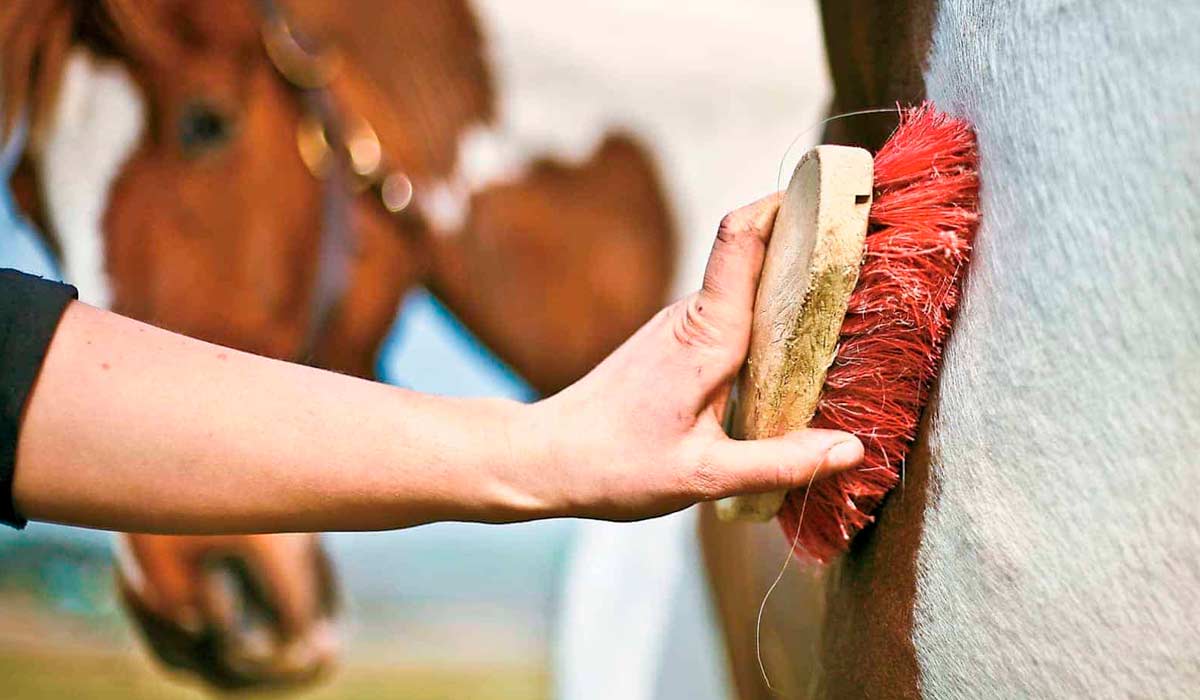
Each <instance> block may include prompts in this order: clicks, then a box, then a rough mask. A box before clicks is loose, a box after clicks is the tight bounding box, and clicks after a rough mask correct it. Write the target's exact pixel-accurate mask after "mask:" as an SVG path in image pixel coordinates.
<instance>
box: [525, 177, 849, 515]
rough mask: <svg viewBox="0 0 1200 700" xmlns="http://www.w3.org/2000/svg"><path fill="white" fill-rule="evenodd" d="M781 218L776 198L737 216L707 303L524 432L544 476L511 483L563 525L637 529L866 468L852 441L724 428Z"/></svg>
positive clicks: (627, 346)
mask: <svg viewBox="0 0 1200 700" xmlns="http://www.w3.org/2000/svg"><path fill="white" fill-rule="evenodd" d="M778 207H779V197H778V195H774V196H771V197H767V198H765V199H762V200H760V201H758V202H755V203H754V204H751V205H749V206H746V207H743V208H741V209H738V210H737V211H734V212H733V213H731V214H729V215H727V216H726V217H725V218H724V219H723V220H722V222H721V225H720V228H719V230H718V232H717V240H716V242H715V243H714V245H713V249H712V253H711V254H710V256H709V260H708V266H707V269H706V270H705V273H704V284H703V287H702V288H701V290H700V291H699V292H697V293H695V294H692V295H690V296H688V297H686V298H684V299H681V300H679V301H678V302H676V303H674V304H672V305H670V306H668V307H667V308H665V309H663V310H662V311H660V312H659V313H658V314H657V315H656V316H655V317H654V318H652V319H651V320H650V321H648V322H647V323H646V325H644V326H643V327H642V328H641V329H640V330H638V332H637V333H635V334H634V335H633V337H631V338H630V339H629V340H628V341H626V342H625V343H624V344H623V345H622V346H621V347H620V348H618V349H617V350H616V351H615V352H614V353H613V354H612V355H610V356H609V357H608V358H606V359H605V360H604V361H603V362H602V363H601V364H600V365H599V366H597V367H596V368H595V369H594V370H593V371H592V372H591V373H589V374H588V375H587V376H585V377H584V378H583V379H581V380H580V381H579V382H577V383H576V384H574V385H572V386H570V387H568V388H567V389H565V390H563V391H562V392H561V393H559V394H557V395H555V396H553V397H550V398H548V399H546V400H544V401H541V402H539V403H537V404H534V405H533V406H532V407H530V409H529V412H528V418H529V420H527V421H518V422H517V423H516V426H518V427H517V428H516V429H517V430H520V431H522V432H523V433H524V434H523V435H514V436H513V438H512V444H514V445H518V444H531V445H534V448H533V449H534V450H535V453H536V454H538V455H540V458H534V459H531V460H529V461H527V462H524V463H525V464H529V465H532V466H533V469H534V472H533V473H529V474H524V475H522V474H516V475H511V476H512V477H513V478H515V479H519V480H520V481H521V482H523V483H524V484H525V485H527V490H526V492H525V496H526V497H529V498H532V499H533V502H535V503H542V504H545V505H546V506H547V507H548V508H549V510H550V511H551V514H554V515H573V516H583V517H593V518H602V519H609V520H636V519H640V518H647V517H654V516H657V515H662V514H665V513H669V512H672V511H675V510H679V509H682V508H685V507H687V506H689V505H691V504H693V503H695V502H697V501H705V500H713V499H717V498H722V497H725V496H730V495H735V494H743V493H759V492H766V491H775V490H780V489H789V488H796V487H802V486H806V485H808V483H809V482H810V480H811V479H813V478H814V474H815V475H816V477H817V478H819V477H821V476H828V475H830V474H833V473H834V472H837V471H840V470H843V469H848V468H852V467H855V466H858V464H859V463H860V462H861V461H862V456H863V448H862V444H861V443H860V442H859V441H858V439H857V438H855V437H854V436H853V435H850V434H848V433H842V432H838V431H829V430H802V431H798V432H794V433H789V434H787V435H783V436H780V437H776V438H770V439H765V440H752V441H739V440H733V439H731V438H729V437H728V436H727V435H726V434H725V432H724V429H723V428H722V421H723V419H724V415H725V407H726V404H727V403H728V401H729V394H730V391H731V389H732V387H733V383H734V380H735V378H736V377H737V373H738V370H739V369H740V368H741V365H742V363H743V362H744V361H745V358H746V353H747V351H748V348H749V342H750V326H751V320H752V318H753V309H754V297H755V293H756V291H757V288H758V280H759V277H760V275H761V272H762V266H763V259H764V256H765V254H766V249H767V242H768V239H769V237H770V233H771V228H772V225H773V223H774V220H775V214H776V212H777V210H778ZM515 463H517V464H521V463H522V462H521V461H520V460H518V461H516V462H515ZM548 470H553V471H554V472H556V473H557V474H556V476H554V477H553V478H548V477H547V471H548ZM528 485H532V486H531V487H530V486H528Z"/></svg>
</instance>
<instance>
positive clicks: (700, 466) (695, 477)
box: [686, 450, 729, 499]
mask: <svg viewBox="0 0 1200 700" xmlns="http://www.w3.org/2000/svg"><path fill="white" fill-rule="evenodd" d="M728 481H729V478H728V474H726V471H725V470H724V469H722V468H721V465H720V464H719V463H718V462H717V461H716V460H715V459H713V455H712V454H711V451H707V450H706V451H704V452H701V453H700V455H699V456H698V457H697V458H695V459H694V460H693V461H692V466H691V469H690V470H689V478H688V484H687V488H686V490H687V491H688V492H689V493H691V494H693V495H695V496H697V497H700V498H705V499H711V498H717V497H719V496H722V495H724V493H725V492H726V490H727V487H728Z"/></svg>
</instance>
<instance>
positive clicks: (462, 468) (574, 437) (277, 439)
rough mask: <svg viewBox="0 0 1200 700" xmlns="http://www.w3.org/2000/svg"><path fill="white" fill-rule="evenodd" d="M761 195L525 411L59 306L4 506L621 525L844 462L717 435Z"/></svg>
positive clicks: (784, 442)
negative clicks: (693, 278) (674, 281)
mask: <svg viewBox="0 0 1200 700" xmlns="http://www.w3.org/2000/svg"><path fill="white" fill-rule="evenodd" d="M777 206H778V200H777V198H776V197H769V198H767V199H765V200H762V201H760V202H757V203H755V204H753V205H750V206H748V207H745V208H743V209H741V210H738V211H736V212H734V213H733V214H730V215H729V216H727V217H726V218H725V220H724V221H723V222H722V224H721V229H720V231H719V232H718V234H717V241H716V243H715V244H714V246H713V252H712V255H711V257H710V259H709V263H708V268H707V270H706V272H705V279H704V286H703V288H702V289H701V291H700V292H698V293H696V294H693V295H691V296H689V297H687V298H685V299H682V300H680V301H679V302H677V303H675V304H673V305H671V306H669V307H667V308H666V309H664V310H663V311H662V312H660V313H659V314H658V315H657V316H655V317H654V318H653V319H651V320H650V321H649V322H647V324H646V325H645V326H644V327H642V328H641V329H640V330H639V331H638V332H637V333H636V334H634V336H633V337H632V338H630V339H629V340H628V341H627V342H626V343H625V344H624V345H622V346H621V347H620V348H618V349H617V350H616V352H614V353H613V354H612V355H611V356H610V357H609V358H607V359H606V360H605V361H604V362H602V363H601V364H600V365H599V366H598V367H596V369H595V370H593V371H592V372H591V373H590V374H588V375H587V376H586V377H584V378H583V379H582V380H580V381H579V382H578V383H577V384H575V385H573V386H571V387H569V388H567V389H566V390H564V391H563V392H561V393H559V394H557V395H555V396H553V397H551V398H549V399H546V400H543V401H541V402H538V403H535V404H530V405H523V404H518V403H514V402H511V401H503V400H490V399H455V398H443V397H436V396H429V395H423V394H419V393H415V392H411V391H406V390H403V389H398V388H395V387H390V386H386V385H383V384H377V383H373V382H368V381H364V380H360V379H355V378H351V377H346V376H343V375H339V374H334V373H331V372H326V371H322V370H317V369H313V368H310V367H303V366H300V365H294V364H289V363H286V362H280V361H276V360H270V359H266V358H263V357H258V356H255V355H251V354H247V353H243V352H238V351H236V350H230V349H228V348H223V347H220V346H217V345H211V344H208V343H204V342H201V341H198V340H193V339H190V338H187V337H184V336H181V335H176V334H174V333H170V332H167V331H163V330H160V329H157V328H154V327H152V326H148V325H145V324H142V323H139V322H136V321H133V320H130V319H127V318H124V317H121V316H118V315H115V314H111V313H108V312H105V311H100V310H97V309H94V308H91V307H88V306H86V305H84V304H80V303H73V304H72V305H71V306H70V307H69V308H68V309H67V311H66V313H65V314H64V316H63V319H62V322H61V324H60V326H59V328H58V331H57V333H56V334H55V337H54V340H53V341H52V343H51V345H50V348H49V352H48V354H47V358H46V361H45V364H44V365H43V368H42V371H41V375H40V376H39V379H38V382H37V385H36V386H35V388H34V391H33V393H32V395H31V397H30V399H29V403H28V405H27V407H26V414H25V417H24V421H23V424H22V431H21V435H20V440H19V444H18V449H17V468H16V479H15V485H14V499H15V501H16V504H17V507H18V509H19V510H20V511H21V512H22V513H24V514H25V515H26V517H28V518H31V519H37V520H49V521H56V522H62V523H68V524H75V525H82V526H88V527H95V528H104V529H116V530H126V531H142V532H161V533H232V532H281V531H292V532H297V531H324V530H382V529H392V528H402V527H408V526H411V525H417V524H421V523H427V522H432V521H437V520H470V521H481V522H509V521H516V520H530V519H536V518H544V517H556V516H581V517H594V518H605V519H615V520H632V519H639V518H646V517H653V516H656V515H661V514H664V513H668V512H671V511H674V510H678V509H681V508H684V507H687V506H688V505H691V504H693V503H695V502H697V501H701V500H710V499H714V498H719V497H722V496H726V495H731V494H734V493H745V492H759V491H767V490H774V489H779V488H787V487H797V486H803V485H805V484H807V483H808V481H809V478H810V476H811V475H812V474H813V472H814V470H816V471H817V472H818V474H819V475H823V474H828V473H832V472H833V471H835V470H839V469H845V468H849V467H852V466H856V465H857V464H858V463H859V462H860V460H861V458H862V446H861V444H860V443H859V442H858V441H857V440H856V439H855V438H853V437H852V436H849V435H847V434H845V433H837V432H832V431H818V430H807V431H801V432H799V433H794V434H790V435H786V436H782V437H778V438H772V439H769V440H758V441H744V442H739V441H734V440H731V439H729V438H728V437H726V436H725V434H724V432H723V431H722V429H721V424H720V423H721V418H722V416H723V414H724V409H725V404H726V402H727V401H728V396H729V390H730V387H731V385H732V381H733V379H734V377H735V375H736V373H737V370H738V368H739V367H740V365H741V363H742V362H743V360H744V358H745V355H746V352H747V347H748V344H749V336H750V322H751V316H752V310H753V302H754V293H755V290H756V288H757V284H758V276H759V274H760V272H761V268H762V263H763V256H764V252H765V249H766V242H767V238H768V236H769V235H770V230H771V225H772V223H773V221H774V217H775V211H776V209H777Z"/></svg>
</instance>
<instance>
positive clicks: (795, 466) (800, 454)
mask: <svg viewBox="0 0 1200 700" xmlns="http://www.w3.org/2000/svg"><path fill="white" fill-rule="evenodd" d="M707 457H708V458H707V459H706V460H705V462H704V464H705V470H706V471H708V472H710V473H709V474H707V476H706V478H704V479H701V480H700V481H701V482H702V483H703V484H705V486H704V487H703V488H702V491H704V493H701V494H699V495H700V496H701V497H703V498H706V499H715V498H724V497H726V496H736V495H740V494H747V493H764V492H767V491H782V490H788V489H794V488H803V487H805V486H808V485H809V484H810V483H812V481H813V480H814V479H821V478H824V477H827V476H832V475H833V474H836V473H838V472H841V471H845V470H847V469H852V468H854V467H857V466H859V465H860V464H862V460H863V446H862V443H861V442H859V440H858V438H856V437H854V436H853V435H851V434H850V433H844V432H841V431H837V430H817V429H811V430H800V431H797V432H794V433H788V434H786V435H781V436H779V437H773V438H765V439H761V440H734V439H731V438H724V439H721V440H718V441H717V442H715V443H713V446H712V448H711V450H710V452H709V454H708V456H707Z"/></svg>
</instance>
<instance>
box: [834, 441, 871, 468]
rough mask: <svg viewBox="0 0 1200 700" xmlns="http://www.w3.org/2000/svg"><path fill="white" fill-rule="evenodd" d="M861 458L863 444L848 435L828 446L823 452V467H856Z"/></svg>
mask: <svg viewBox="0 0 1200 700" xmlns="http://www.w3.org/2000/svg"><path fill="white" fill-rule="evenodd" d="M862 459H863V446H862V443H861V442H859V441H858V438H856V437H850V438H847V439H845V440H842V441H841V442H839V443H837V444H836V445H834V446H833V447H830V448H829V451H828V452H826V453H825V468H826V469H833V470H836V471H841V470H843V469H850V468H851V467H857V466H858V465H859V464H860V463H861V462H862Z"/></svg>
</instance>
